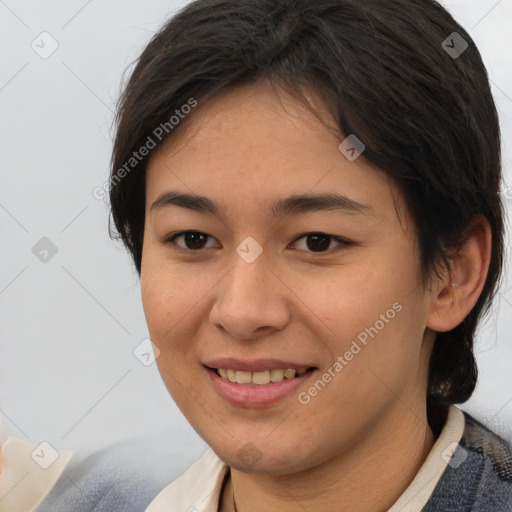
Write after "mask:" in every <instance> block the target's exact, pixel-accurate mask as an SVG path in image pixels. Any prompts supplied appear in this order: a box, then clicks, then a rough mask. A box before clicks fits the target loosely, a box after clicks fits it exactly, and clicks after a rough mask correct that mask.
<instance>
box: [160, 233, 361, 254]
mask: <svg viewBox="0 0 512 512" xmlns="http://www.w3.org/2000/svg"><path fill="white" fill-rule="evenodd" d="M180 238H183V243H184V245H182V244H179V243H177V242H176V240H178V239H180ZM208 238H210V239H212V240H213V238H212V237H211V236H210V235H207V234H206V233H202V232H200V231H181V232H180V233H176V234H174V235H172V236H171V237H169V238H167V239H165V240H164V243H166V244H172V245H175V246H177V247H178V248H179V249H182V250H184V251H188V252H200V251H201V250H202V249H206V248H208V246H207V245H205V242H207V240H208ZM302 239H304V240H305V242H306V243H305V249H304V248H302V249H300V248H299V250H302V251H305V252H310V253H313V254H322V253H325V252H330V251H332V250H333V249H332V248H330V247H331V243H332V242H333V241H334V242H336V243H337V244H338V245H339V246H342V247H343V246H348V245H350V244H351V243H350V242H349V241H347V240H344V239H342V238H339V237H337V236H334V235H328V234H326V233H305V234H303V235H301V236H300V237H298V238H296V239H295V241H294V242H292V244H297V242H298V241H299V240H302ZM303 245H304V244H303ZM210 247H211V246H210ZM334 250H335V249H334Z"/></svg>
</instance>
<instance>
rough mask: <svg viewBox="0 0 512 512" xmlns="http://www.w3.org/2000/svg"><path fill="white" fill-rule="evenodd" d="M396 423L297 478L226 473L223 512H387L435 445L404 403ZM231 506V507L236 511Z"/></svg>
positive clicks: (422, 420)
mask: <svg viewBox="0 0 512 512" xmlns="http://www.w3.org/2000/svg"><path fill="white" fill-rule="evenodd" d="M399 405H400V406H401V407H402V409H403V410H404V411H403V414H401V415H400V416H399V417H398V419H397V417H396V414H395V415H391V414H390V415H389V417H388V418H387V419H385V420H383V419H382V418H381V420H380V421H379V424H378V425H376V426H375V427H374V428H372V429H371V430H369V431H368V432H366V433H365V436H364V438H363V439H361V440H360V441H359V442H358V443H357V444H356V445H355V446H353V447H351V448H350V449H349V450H346V451H344V452H343V453H341V454H334V455H333V457H332V458H331V459H329V460H327V461H325V462H324V463H322V464H320V465H318V466H316V467H313V468H310V469H308V470H306V471H302V472H300V473H295V474H290V475H271V474H268V473H265V474H251V473H243V472H241V471H238V470H236V469H234V468H231V471H230V477H229V478H228V480H227V481H226V486H225V489H224V491H223V494H222V501H221V508H220V511H222V512H256V511H260V510H261V509H262V508H263V509H267V510H280V511H282V512H292V511H293V512H295V511H296V510H297V509H298V508H299V509H300V508H301V506H302V508H304V509H305V510H336V509H339V508H340V505H342V506H341V508H342V509H343V510H350V511H351V512H382V511H385V510H388V509H389V508H390V507H391V506H392V505H393V504H394V503H395V502H396V500H397V499H398V498H399V497H400V495H401V494H402V493H403V492H404V491H405V489H406V488H407V487H408V486H409V484H410V483H411V482H412V480H413V479H414V477H415V475H416V474H417V472H418V470H419V469H420V467H421V465H422V464H423V462H424V461H425V459H426V458H427V456H428V454H429V452H430V450H431V449H432V446H433V444H434V442H435V439H436V437H435V435H434V433H433V432H432V429H431V428H430V425H429V424H428V422H427V415H426V411H425V413H424V416H423V415H421V416H420V415H417V414H412V413H411V412H410V411H409V410H407V408H406V407H405V406H404V405H403V404H399ZM235 501H236V508H235V504H234V503H235Z"/></svg>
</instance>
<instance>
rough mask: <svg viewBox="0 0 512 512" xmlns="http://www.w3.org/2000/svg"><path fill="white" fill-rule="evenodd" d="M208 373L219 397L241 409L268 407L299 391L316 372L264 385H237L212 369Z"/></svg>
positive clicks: (308, 372)
mask: <svg viewBox="0 0 512 512" xmlns="http://www.w3.org/2000/svg"><path fill="white" fill-rule="evenodd" d="M206 371H207V372H208V375H209V377H210V379H211V380H212V382H213V385H214V387H215V389H216V390H217V392H218V393H219V395H220V396H222V397H223V398H225V399H226V400H227V401H228V402H230V403H231V404H233V405H237V406H240V407H267V406H269V405H274V404H276V403H278V402H279V401H280V400H282V399H284V398H285V397H287V396H289V395H291V394H292V393H293V392H294V391H297V389H298V388H299V387H300V386H301V385H302V383H304V382H305V381H307V380H308V379H309V378H310V377H311V375H312V374H313V373H315V371H316V370H312V371H307V372H306V373H305V374H304V375H301V376H300V377H294V378H293V379H285V380H283V381H281V382H270V383H269V384H263V385H250V384H237V383H236V382H229V381H227V380H225V379H223V378H222V377H221V376H220V375H217V372H216V371H215V370H213V369H211V368H206Z"/></svg>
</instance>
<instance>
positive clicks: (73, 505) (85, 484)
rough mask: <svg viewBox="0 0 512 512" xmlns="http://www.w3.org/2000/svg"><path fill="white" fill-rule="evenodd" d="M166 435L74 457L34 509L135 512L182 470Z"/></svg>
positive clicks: (47, 511)
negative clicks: (48, 492)
mask: <svg viewBox="0 0 512 512" xmlns="http://www.w3.org/2000/svg"><path fill="white" fill-rule="evenodd" d="M180 455H182V454H180V453H177V450H176V447H175V445H174V446H173V443H172V439H169V437H168V436H164V435H159V436H155V437H152V438H151V439H148V438H139V439H132V440H128V441H123V442H120V443H117V444H115V445H112V446H109V447H107V448H104V449H102V450H99V451H97V452H95V453H92V454H90V455H87V456H81V457H78V456H75V457H74V458H73V459H72V460H71V462H70V463H69V465H68V467H67V468H66V470H65V471H64V473H63V474H62V476H61V478H60V479H59V480H58V482H57V483H56V485H55V486H54V488H53V489H52V491H51V492H50V494H49V495H48V496H47V497H46V499H45V500H44V501H43V503H42V504H41V505H40V507H39V508H38V509H37V512H68V511H70V510H72V511H73V512H92V511H97V510H116V512H140V511H141V510H144V509H145V508H146V506H147V505H148V504H149V503H150V502H151V501H152V500H153V498H154V497H155V496H156V495H157V494H158V493H159V492H160V491H161V490H162V489H163V488H164V487H165V486H166V485H168V483H169V482H171V481H172V480H174V479H175V478H176V476H178V475H179V474H180V473H181V471H182V466H183V463H182V462H180V459H183V457H180Z"/></svg>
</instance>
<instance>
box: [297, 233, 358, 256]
mask: <svg viewBox="0 0 512 512" xmlns="http://www.w3.org/2000/svg"><path fill="white" fill-rule="evenodd" d="M302 239H304V240H305V244H303V248H300V250H304V251H306V252H312V253H323V252H329V251H330V250H332V247H330V246H331V242H333V241H334V242H336V243H337V244H338V245H341V246H348V245H350V243H349V242H348V241H346V240H343V239H342V238H339V237H336V236H333V235H327V234H325V233H306V234H305V235H302V236H301V237H299V238H297V239H296V240H295V242H294V243H295V244H296V243H297V242H298V241H299V240H302ZM304 245H305V248H304Z"/></svg>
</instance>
